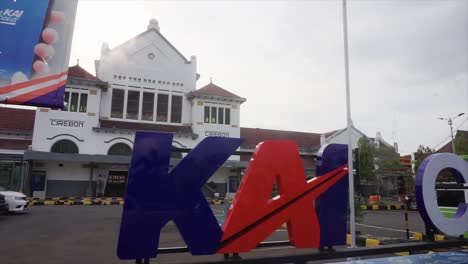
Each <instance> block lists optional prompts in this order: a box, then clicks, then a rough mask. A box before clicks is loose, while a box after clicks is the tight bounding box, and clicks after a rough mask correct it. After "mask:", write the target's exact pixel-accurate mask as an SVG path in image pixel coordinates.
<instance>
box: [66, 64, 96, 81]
mask: <svg viewBox="0 0 468 264" xmlns="http://www.w3.org/2000/svg"><path fill="white" fill-rule="evenodd" d="M68 76H69V77H75V78H80V79H86V80H92V81H101V80H100V79H99V78H97V77H96V76H94V75H92V74H91V73H89V72H87V71H86V70H85V69H83V68H81V66H80V65H75V66H72V67H69V68H68Z"/></svg>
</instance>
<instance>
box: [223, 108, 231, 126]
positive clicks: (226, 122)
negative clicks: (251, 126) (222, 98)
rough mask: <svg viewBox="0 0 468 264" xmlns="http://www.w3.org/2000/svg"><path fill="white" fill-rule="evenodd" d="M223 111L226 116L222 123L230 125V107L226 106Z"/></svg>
mask: <svg viewBox="0 0 468 264" xmlns="http://www.w3.org/2000/svg"><path fill="white" fill-rule="evenodd" d="M224 112H225V114H226V116H225V117H226V118H225V122H224V124H226V125H230V124H231V109H229V108H226V111H224Z"/></svg>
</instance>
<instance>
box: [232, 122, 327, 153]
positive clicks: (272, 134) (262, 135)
mask: <svg viewBox="0 0 468 264" xmlns="http://www.w3.org/2000/svg"><path fill="white" fill-rule="evenodd" d="M240 134H241V138H244V143H243V144H242V146H244V147H252V146H256V145H257V144H258V143H260V142H262V141H265V140H293V141H296V143H297V145H298V147H299V148H318V147H320V134H316V133H306V132H295V131H283V130H271V129H260V128H248V127H241V133H240Z"/></svg>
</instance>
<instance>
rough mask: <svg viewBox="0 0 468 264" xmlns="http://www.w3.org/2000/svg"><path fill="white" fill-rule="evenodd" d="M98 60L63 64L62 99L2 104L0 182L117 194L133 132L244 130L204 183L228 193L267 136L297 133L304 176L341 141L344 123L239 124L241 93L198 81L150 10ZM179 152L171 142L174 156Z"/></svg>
mask: <svg viewBox="0 0 468 264" xmlns="http://www.w3.org/2000/svg"><path fill="white" fill-rule="evenodd" d="M95 64H96V65H95V66H96V76H94V75H92V74H90V73H88V72H87V71H85V70H84V69H82V68H81V67H80V66H79V65H76V66H73V67H70V68H69V79H68V83H67V87H66V92H65V103H66V107H65V109H49V108H38V109H37V110H24V109H14V108H7V107H1V108H0V171H1V172H0V185H5V186H8V187H10V188H11V189H14V190H20V191H23V192H25V193H26V194H27V195H30V196H34V197H57V196H60V197H80V196H123V194H124V192H125V184H126V180H127V176H128V168H129V163H130V159H131V153H132V148H133V140H134V137H135V132H136V131H142V130H143V131H160V132H170V133H173V134H174V139H173V147H174V148H175V149H179V150H180V149H191V148H193V147H194V146H196V145H197V144H198V143H199V142H200V141H201V140H202V139H204V138H205V137H207V136H221V137H234V138H239V137H242V138H244V139H245V141H244V143H243V145H242V146H241V148H240V151H241V152H242V153H243V154H244V155H242V156H238V155H237V156H236V155H233V156H231V157H230V159H229V160H228V161H227V162H226V163H225V164H224V165H223V166H222V167H221V168H220V169H219V170H218V171H217V172H216V173H215V174H214V175H213V176H212V177H211V178H210V180H209V181H208V184H206V185H205V188H204V190H203V191H204V192H205V194H206V195H207V196H211V195H213V194H214V193H219V194H220V196H224V195H226V194H229V193H235V192H236V190H237V187H238V185H239V182H240V179H241V177H242V174H243V172H244V170H245V168H246V167H247V166H248V160H249V159H250V156H249V154H248V153H249V152H252V151H253V150H254V148H255V146H256V145H257V144H258V143H259V142H261V141H263V140H268V139H282V140H295V141H296V142H297V143H298V146H299V149H300V153H301V156H302V158H303V164H304V169H305V172H306V174H307V175H308V176H314V175H315V160H314V158H313V157H314V155H315V154H316V152H317V151H318V149H319V148H320V146H322V145H324V144H327V143H345V142H346V140H345V139H346V135H347V131H346V130H345V129H342V130H336V131H332V132H328V133H324V134H320V133H306V132H292V131H278V130H269V129H258V128H243V127H241V126H240V109H241V106H242V104H243V103H244V102H246V99H245V98H243V97H241V96H238V95H236V94H233V93H231V92H229V91H228V90H225V89H223V88H221V87H219V86H217V85H215V84H213V83H209V84H207V85H205V86H203V87H201V88H199V89H196V87H197V80H198V77H199V75H198V73H197V60H196V57H195V56H192V57H191V58H190V60H188V59H187V58H186V57H184V56H183V55H182V53H181V52H179V51H178V50H177V49H176V48H175V47H174V46H173V45H172V44H171V43H170V42H169V41H168V40H167V39H166V38H165V37H164V36H163V35H162V34H161V33H160V29H159V25H158V22H157V21H156V20H154V19H152V20H151V21H150V23H149V25H148V27H147V30H146V31H144V32H143V33H141V34H140V35H138V36H136V37H134V38H132V39H130V40H128V41H127V42H125V43H123V44H122V45H120V46H117V47H115V48H113V49H110V48H109V46H108V45H107V44H103V45H102V48H101V57H100V59H99V60H97V61H96V63H95ZM252 103H255V102H252ZM352 135H353V141H354V146H353V147H354V148H355V147H356V145H357V141H358V140H359V138H360V137H362V136H364V134H363V133H362V132H360V131H359V130H357V129H355V128H353V131H352ZM380 140H381V138H380ZM379 142H380V141H379ZM381 142H384V143H385V141H383V140H381ZM385 144H386V143H385ZM183 155H185V154H183V153H181V152H173V159H172V160H171V164H172V165H175V164H176V163H177V161H178V160H180V159H181V158H182V157H183Z"/></svg>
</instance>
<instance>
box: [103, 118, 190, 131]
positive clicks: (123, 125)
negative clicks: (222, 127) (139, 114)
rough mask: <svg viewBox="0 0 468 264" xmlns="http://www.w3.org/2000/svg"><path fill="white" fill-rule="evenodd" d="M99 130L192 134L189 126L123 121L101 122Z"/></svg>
mask: <svg viewBox="0 0 468 264" xmlns="http://www.w3.org/2000/svg"><path fill="white" fill-rule="evenodd" d="M100 128H115V129H127V130H135V131H137V130H145V131H158V132H172V133H183V134H193V132H192V127H191V126H173V125H161V124H146V123H135V122H124V121H113V120H101V126H100Z"/></svg>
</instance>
